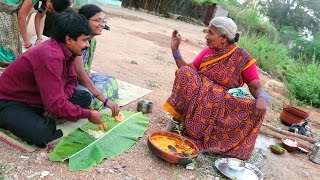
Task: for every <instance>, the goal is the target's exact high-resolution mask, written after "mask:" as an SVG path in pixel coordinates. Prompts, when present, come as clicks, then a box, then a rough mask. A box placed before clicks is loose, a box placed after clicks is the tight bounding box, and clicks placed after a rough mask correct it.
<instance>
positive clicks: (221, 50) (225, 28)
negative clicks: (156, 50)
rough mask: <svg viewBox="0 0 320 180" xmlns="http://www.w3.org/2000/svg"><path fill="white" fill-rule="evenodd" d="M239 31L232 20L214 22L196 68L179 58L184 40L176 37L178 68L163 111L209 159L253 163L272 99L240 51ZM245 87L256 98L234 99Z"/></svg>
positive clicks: (253, 64) (174, 47)
mask: <svg viewBox="0 0 320 180" xmlns="http://www.w3.org/2000/svg"><path fill="white" fill-rule="evenodd" d="M238 40H239V33H237V25H236V24H235V22H234V21H233V20H232V19H230V18H228V17H216V18H214V19H212V20H211V21H210V24H209V28H208V29H207V35H206V42H207V47H206V48H204V49H203V50H202V51H201V52H200V53H199V54H198V56H197V57H196V58H195V59H194V60H193V62H192V63H189V64H188V63H187V62H186V61H185V60H184V59H183V58H182V56H181V53H180V51H179V45H180V42H181V37H180V35H179V33H178V31H177V30H174V31H173V34H172V38H171V50H172V54H173V57H174V59H175V61H176V64H177V66H178V68H179V69H178V70H177V71H176V78H175V81H174V85H173V90H172V94H171V96H170V97H169V98H168V99H167V101H166V102H165V103H164V105H163V107H164V108H165V109H166V110H167V111H168V112H169V113H170V114H171V115H172V117H173V118H172V120H173V121H169V123H168V124H167V127H166V129H167V130H168V131H171V130H173V128H174V122H175V123H176V122H178V123H181V127H182V128H181V131H182V133H183V135H184V136H186V137H189V138H191V139H192V140H193V141H194V142H195V143H196V144H197V145H198V146H199V148H200V149H207V148H210V153H214V154H222V155H227V156H231V157H236V158H240V159H244V160H246V159H249V158H250V156H251V154H252V151H253V148H254V144H255V141H256V138H257V135H258V132H259V128H260V126H261V124H262V121H263V118H264V115H265V113H266V109H267V104H268V102H269V96H268V95H267V94H266V93H265V92H264V90H263V85H262V83H261V81H260V80H259V76H258V72H257V68H256V60H255V59H253V58H252V57H251V56H250V54H248V53H247V52H246V51H245V50H244V49H242V48H240V47H238V46H237V44H236V42H237V41H238ZM244 83H246V84H247V85H248V87H249V90H250V92H251V94H252V96H253V97H254V98H255V99H253V98H240V97H237V96H232V95H231V94H229V93H228V90H230V89H233V88H238V87H241V86H243V85H244Z"/></svg>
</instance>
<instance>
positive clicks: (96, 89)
mask: <svg viewBox="0 0 320 180" xmlns="http://www.w3.org/2000/svg"><path fill="white" fill-rule="evenodd" d="M79 14H81V15H83V16H84V17H86V18H87V20H88V22H89V25H90V27H91V29H92V34H91V40H90V41H89V42H90V47H89V48H88V49H86V50H84V51H83V54H82V56H78V57H76V59H75V70H76V72H77V76H78V81H79V84H80V85H79V86H78V87H77V88H78V89H83V90H87V91H88V92H90V93H91V94H92V98H93V99H92V106H91V107H92V108H93V109H96V110H100V109H101V108H103V107H108V108H109V109H111V111H112V115H113V116H116V115H118V113H119V111H120V108H119V105H118V104H117V103H116V102H115V101H117V100H118V99H119V94H118V90H119V87H118V82H117V80H116V79H115V78H114V77H112V76H106V75H104V74H101V73H91V64H92V61H93V55H94V52H95V48H96V44H97V41H96V38H95V36H97V35H101V33H102V30H103V29H108V28H106V20H105V18H106V17H105V13H104V12H103V11H102V9H101V8H100V7H98V6H96V5H94V4H86V5H84V6H82V7H81V8H80V9H79Z"/></svg>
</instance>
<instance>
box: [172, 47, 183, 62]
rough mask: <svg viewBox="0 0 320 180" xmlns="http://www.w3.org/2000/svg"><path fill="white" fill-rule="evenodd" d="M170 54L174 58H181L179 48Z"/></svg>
mask: <svg viewBox="0 0 320 180" xmlns="http://www.w3.org/2000/svg"><path fill="white" fill-rule="evenodd" d="M172 56H173V58H174V60H177V59H179V58H181V53H180V51H179V49H178V51H177V52H175V53H172Z"/></svg>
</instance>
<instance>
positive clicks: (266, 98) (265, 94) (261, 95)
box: [257, 92, 270, 104]
mask: <svg viewBox="0 0 320 180" xmlns="http://www.w3.org/2000/svg"><path fill="white" fill-rule="evenodd" d="M260 97H262V98H264V99H265V100H266V101H267V104H269V102H270V97H269V95H268V94H267V93H264V92H263V93H260V94H259V95H258V96H257V99H258V98H260Z"/></svg>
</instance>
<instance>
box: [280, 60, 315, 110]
mask: <svg viewBox="0 0 320 180" xmlns="http://www.w3.org/2000/svg"><path fill="white" fill-rule="evenodd" d="M285 67H286V68H285V69H284V71H283V75H284V77H285V85H286V87H287V89H288V90H289V92H290V94H291V95H292V96H294V97H295V98H296V99H297V100H299V101H302V102H305V103H308V104H311V105H312V106H314V107H320V81H319V79H320V67H319V64H317V63H315V62H312V63H309V64H301V63H300V64H299V63H293V64H290V65H287V66H285Z"/></svg>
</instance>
